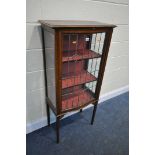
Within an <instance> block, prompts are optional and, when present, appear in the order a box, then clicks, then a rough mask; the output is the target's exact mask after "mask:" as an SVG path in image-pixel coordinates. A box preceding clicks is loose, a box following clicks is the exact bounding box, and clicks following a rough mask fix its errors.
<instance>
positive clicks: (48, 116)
mask: <svg viewBox="0 0 155 155" xmlns="http://www.w3.org/2000/svg"><path fill="white" fill-rule="evenodd" d="M46 111H47V124H48V126H50V108H49V105H48V104H46Z"/></svg>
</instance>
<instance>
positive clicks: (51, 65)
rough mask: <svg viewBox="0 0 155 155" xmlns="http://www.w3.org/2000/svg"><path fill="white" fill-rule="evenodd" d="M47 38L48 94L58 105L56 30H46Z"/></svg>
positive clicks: (45, 35)
mask: <svg viewBox="0 0 155 155" xmlns="http://www.w3.org/2000/svg"><path fill="white" fill-rule="evenodd" d="M44 38H45V57H46V75H47V94H48V97H49V99H50V101H51V102H52V104H53V106H54V107H56V87H55V47H54V31H53V33H52V32H48V31H46V30H45V31H44Z"/></svg>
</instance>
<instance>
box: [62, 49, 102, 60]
mask: <svg viewBox="0 0 155 155" xmlns="http://www.w3.org/2000/svg"><path fill="white" fill-rule="evenodd" d="M99 57H101V54H99V53H96V52H94V51H92V50H89V49H82V50H77V51H64V52H63V57H62V62H68V61H77V60H83V59H92V58H99Z"/></svg>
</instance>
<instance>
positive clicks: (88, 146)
mask: <svg viewBox="0 0 155 155" xmlns="http://www.w3.org/2000/svg"><path fill="white" fill-rule="evenodd" d="M92 110H93V108H89V109H86V110H84V111H83V112H82V113H77V114H74V115H72V116H70V117H68V118H65V119H63V120H61V128H60V144H57V143H56V134H55V124H52V125H51V126H50V127H44V128H42V129H39V130H37V131H35V132H32V133H30V134H27V137H26V143H27V146H26V150H27V155H128V154H129V93H124V94H122V95H120V96H117V97H115V98H112V99H110V100H107V101H105V102H103V103H100V104H99V105H98V108H97V111H96V117H95V122H94V125H90V120H91V115H92Z"/></svg>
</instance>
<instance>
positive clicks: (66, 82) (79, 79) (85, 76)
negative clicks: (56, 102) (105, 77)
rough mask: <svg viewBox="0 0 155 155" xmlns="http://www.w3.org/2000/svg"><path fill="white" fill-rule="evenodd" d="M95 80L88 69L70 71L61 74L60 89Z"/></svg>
mask: <svg viewBox="0 0 155 155" xmlns="http://www.w3.org/2000/svg"><path fill="white" fill-rule="evenodd" d="M95 80H97V78H96V77H95V76H94V75H92V74H91V73H89V72H88V71H85V70H83V71H81V72H79V73H72V74H69V76H68V75H65V76H63V78H62V89H64V88H68V87H72V86H76V85H81V84H84V83H88V82H92V81H95Z"/></svg>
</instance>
